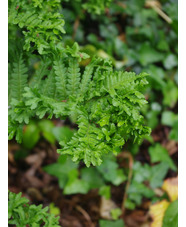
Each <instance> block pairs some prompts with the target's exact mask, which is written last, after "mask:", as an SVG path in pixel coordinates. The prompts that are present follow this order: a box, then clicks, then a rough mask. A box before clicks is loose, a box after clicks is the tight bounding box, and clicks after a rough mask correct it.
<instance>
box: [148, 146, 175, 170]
mask: <svg viewBox="0 0 186 227" xmlns="http://www.w3.org/2000/svg"><path fill="white" fill-rule="evenodd" d="M149 155H150V157H151V162H152V163H156V162H161V161H163V162H166V163H167V164H168V165H169V167H170V168H171V169H172V170H174V171H176V170H177V168H176V166H175V164H174V162H173V161H172V159H171V158H170V156H169V153H168V151H167V150H166V149H165V148H164V147H162V146H161V145H160V144H159V143H156V144H155V146H151V147H150V148H149Z"/></svg>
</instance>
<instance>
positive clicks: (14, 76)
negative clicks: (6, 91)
mask: <svg viewBox="0 0 186 227" xmlns="http://www.w3.org/2000/svg"><path fill="white" fill-rule="evenodd" d="M27 78H28V75H27V68H26V66H25V64H24V61H23V58H22V55H21V54H20V56H19V57H18V58H17V59H16V61H15V62H14V63H13V69H12V73H11V80H10V84H11V85H10V89H11V91H10V92H11V97H12V98H14V99H17V100H19V101H21V100H22V95H23V92H24V87H25V86H26V85H27Z"/></svg>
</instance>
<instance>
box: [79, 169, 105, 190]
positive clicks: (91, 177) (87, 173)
mask: <svg viewBox="0 0 186 227" xmlns="http://www.w3.org/2000/svg"><path fill="white" fill-rule="evenodd" d="M81 179H82V180H84V181H86V182H87V183H89V189H93V188H100V187H101V186H103V184H104V181H103V178H102V177H101V175H100V174H99V172H98V171H97V169H96V168H95V167H89V168H83V169H81Z"/></svg>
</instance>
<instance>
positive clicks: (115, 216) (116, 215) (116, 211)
mask: <svg viewBox="0 0 186 227" xmlns="http://www.w3.org/2000/svg"><path fill="white" fill-rule="evenodd" d="M121 214H122V212H121V209H120V208H115V209H112V210H111V216H112V218H113V219H114V220H117V219H118V218H119V216H120V215H121Z"/></svg>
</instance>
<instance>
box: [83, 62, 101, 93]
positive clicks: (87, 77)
mask: <svg viewBox="0 0 186 227" xmlns="http://www.w3.org/2000/svg"><path fill="white" fill-rule="evenodd" d="M97 62H98V60H92V62H91V63H89V64H88V65H87V67H86V68H85V70H84V73H83V76H82V79H81V83H80V91H79V94H80V96H82V97H83V96H84V94H85V93H86V92H87V91H88V88H89V83H90V81H91V78H92V76H93V70H94V67H95V65H96V64H97Z"/></svg>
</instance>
